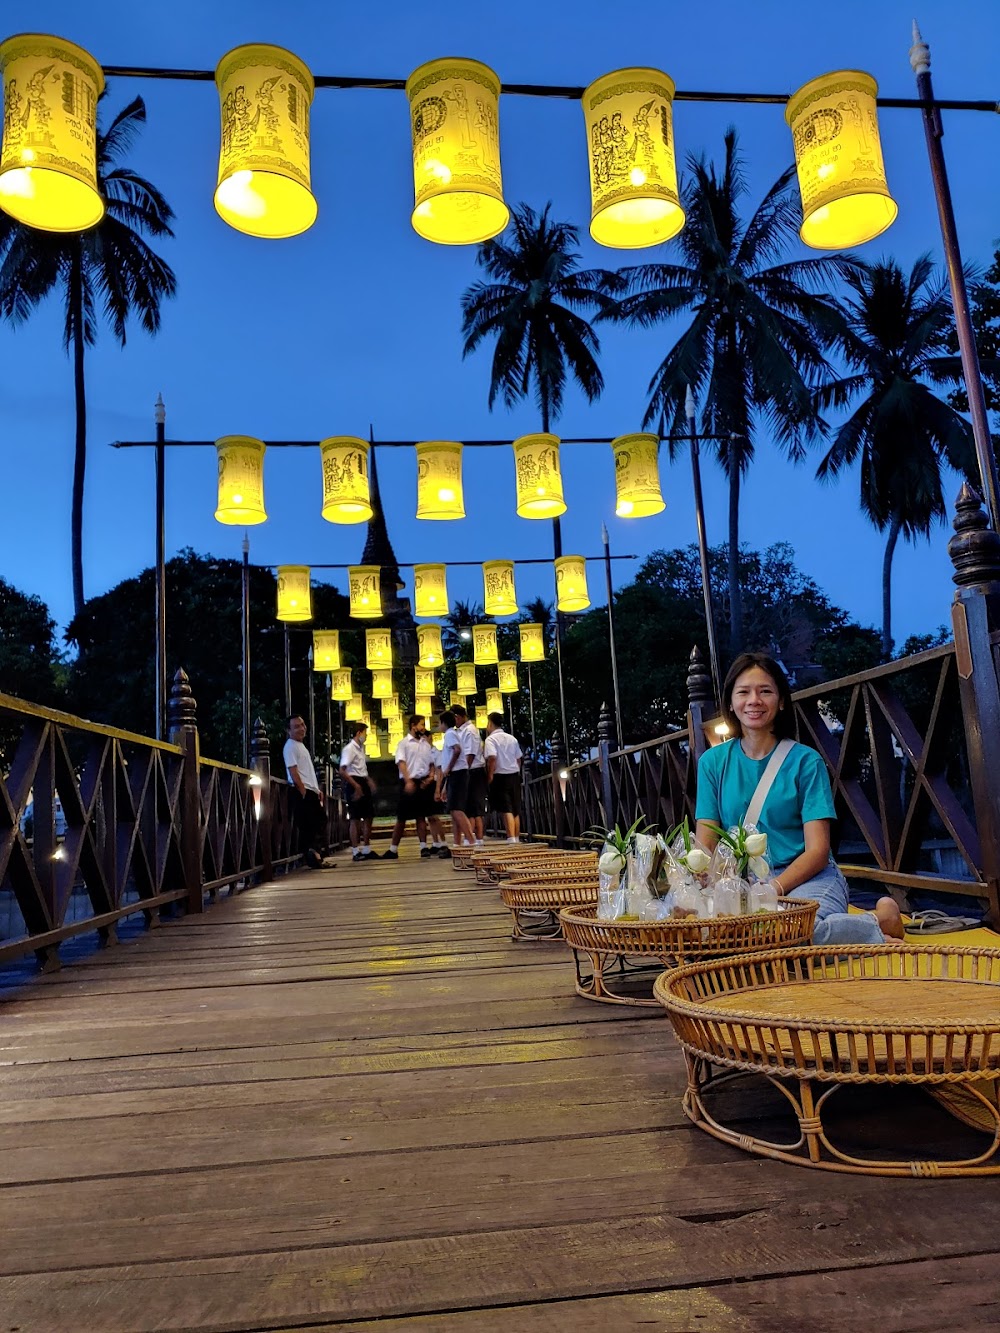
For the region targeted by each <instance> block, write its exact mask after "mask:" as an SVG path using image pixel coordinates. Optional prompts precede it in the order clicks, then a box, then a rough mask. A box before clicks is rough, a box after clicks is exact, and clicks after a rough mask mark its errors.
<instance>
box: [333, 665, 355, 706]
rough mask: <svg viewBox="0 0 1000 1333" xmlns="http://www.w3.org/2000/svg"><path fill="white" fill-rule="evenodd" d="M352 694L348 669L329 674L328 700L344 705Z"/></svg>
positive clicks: (343, 668) (351, 683) (344, 668)
mask: <svg viewBox="0 0 1000 1333" xmlns="http://www.w3.org/2000/svg"><path fill="white" fill-rule="evenodd" d="M353 693H354V684H353V682H352V680H351V670H350V667H342V668H341V669H340V670H339V671H333V672H331V673H330V698H331V699H339V700H340V702H341V703H346V702H347V701H348V700H349V699H350V697H351V695H352V694H353Z"/></svg>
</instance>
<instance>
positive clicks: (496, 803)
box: [490, 773, 521, 815]
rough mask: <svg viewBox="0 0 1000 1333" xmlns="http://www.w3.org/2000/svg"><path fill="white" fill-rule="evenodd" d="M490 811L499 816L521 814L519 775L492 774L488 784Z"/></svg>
mask: <svg viewBox="0 0 1000 1333" xmlns="http://www.w3.org/2000/svg"><path fill="white" fill-rule="evenodd" d="M490 809H491V810H496V811H497V813H498V814H501V815H520V813H521V775H520V773H494V774H493V781H492V782H491V783H490Z"/></svg>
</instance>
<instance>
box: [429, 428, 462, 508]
mask: <svg viewBox="0 0 1000 1333" xmlns="http://www.w3.org/2000/svg"><path fill="white" fill-rule="evenodd" d="M417 518H432V519H438V518H441V519H447V518H465V500H464V498H463V496H462V446H461V445H460V444H457V443H455V442H454V441H452V440H424V441H423V442H422V443H420V444H418V445H417Z"/></svg>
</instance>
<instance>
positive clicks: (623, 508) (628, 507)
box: [615, 500, 635, 518]
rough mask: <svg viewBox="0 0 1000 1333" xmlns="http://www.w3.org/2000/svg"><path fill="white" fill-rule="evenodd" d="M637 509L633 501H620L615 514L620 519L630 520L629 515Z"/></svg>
mask: <svg viewBox="0 0 1000 1333" xmlns="http://www.w3.org/2000/svg"><path fill="white" fill-rule="evenodd" d="M633 509H635V504H634V503H633V501H631V500H619V501H618V507H617V508H616V509H615V513H616V514H617V515H618V517H619V518H628V516H629V514H631V513H632V511H633Z"/></svg>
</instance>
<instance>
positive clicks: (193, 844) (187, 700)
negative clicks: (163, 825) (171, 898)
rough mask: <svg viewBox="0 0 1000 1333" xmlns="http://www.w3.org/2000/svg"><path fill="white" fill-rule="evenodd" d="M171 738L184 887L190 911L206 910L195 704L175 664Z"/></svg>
mask: <svg viewBox="0 0 1000 1333" xmlns="http://www.w3.org/2000/svg"><path fill="white" fill-rule="evenodd" d="M167 720H168V723H169V726H170V741H171V743H172V744H173V745H179V746H180V747H181V750H182V751H183V758H182V760H181V792H180V820H181V862H182V864H183V867H184V886H185V888H186V889H187V909H188V911H189V912H203V911H204V910H205V896H204V893H203V892H202V882H203V876H202V865H201V831H202V818H201V778H200V774H199V765H200V758H201V756H200V752H199V744H198V704H197V702H196V701H195V697H194V695H193V694H192V693H191V682H190V681H189V680H188V676H187V672H186V671H185V670H184V669H183V667H178V669H177V671H176V673H175V675H174V683H173V685H172V686H171V689H170V702H169V703H168V705H167Z"/></svg>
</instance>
